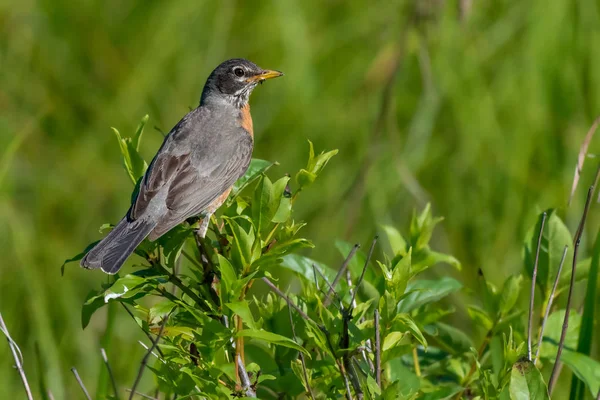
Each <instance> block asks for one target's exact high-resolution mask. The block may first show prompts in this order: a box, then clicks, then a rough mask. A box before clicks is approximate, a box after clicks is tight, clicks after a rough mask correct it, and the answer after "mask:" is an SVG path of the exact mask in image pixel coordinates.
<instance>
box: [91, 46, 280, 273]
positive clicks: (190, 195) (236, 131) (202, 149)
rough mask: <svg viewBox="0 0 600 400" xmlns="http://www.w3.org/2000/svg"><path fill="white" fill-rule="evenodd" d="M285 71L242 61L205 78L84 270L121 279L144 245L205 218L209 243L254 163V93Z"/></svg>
mask: <svg viewBox="0 0 600 400" xmlns="http://www.w3.org/2000/svg"><path fill="white" fill-rule="evenodd" d="M282 75H283V73H282V72H280V71H276V70H268V69H262V68H260V67H259V66H258V65H256V64H254V63H253V62H251V61H248V60H246V59H243V58H235V59H231V60H227V61H224V62H223V63H221V64H219V66H217V67H216V68H215V69H214V70H213V71H212V73H211V74H210V75H209V76H208V78H207V80H206V83H205V85H204V89H203V90H202V95H201V97H200V104H199V105H198V107H197V108H195V109H193V110H192V111H190V112H189V113H188V114H186V115H185V116H184V117H183V118H182V119H181V120H180V121H179V122H178V123H177V124H176V125H175V126H174V127H173V129H171V131H170V132H169V133H168V134H167V135H166V136H165V139H164V141H163V143H162V145H161V147H160V149H159V150H158V152H157V153H156V155H155V156H154V159H153V160H152V162H151V163H150V165H149V166H148V169H147V171H146V173H145V175H144V176H143V177H142V178H141V181H140V184H139V191H138V193H137V196H135V198H134V199H133V200H132V202H131V206H130V207H129V210H128V211H127V213H126V215H125V216H124V217H123V218H122V219H121V220H120V222H119V223H118V224H117V225H116V226H115V227H114V228H113V229H112V231H110V233H109V234H108V235H107V236H106V237H105V238H104V239H102V240H101V241H100V242H99V243H98V244H96V245H95V246H94V247H93V248H92V249H91V250H90V251H89V252H88V253H87V254H86V255H85V256H84V257H83V258H82V260H81V266H82V267H84V268H87V269H101V270H102V271H104V272H105V273H107V274H116V273H117V272H118V271H119V269H121V267H122V266H123V263H125V261H126V260H127V258H128V257H129V255H131V253H133V252H134V251H135V249H136V247H137V246H138V245H139V244H140V243H141V242H142V241H143V240H144V239H145V238H148V239H149V240H151V241H155V240H156V239H158V238H159V237H161V236H162V235H164V234H165V233H167V232H168V231H169V230H171V229H172V228H173V227H175V226H177V225H179V224H180V223H182V222H184V221H185V220H186V219H188V218H190V217H194V216H201V217H202V218H203V219H202V222H201V224H200V226H199V227H198V229H197V234H198V235H199V236H200V237H205V235H206V231H207V229H208V223H209V220H210V216H211V215H212V214H213V213H214V212H215V211H217V209H218V208H219V207H220V206H221V205H222V204H223V202H224V201H225V200H226V199H227V197H228V196H229V193H230V192H231V189H232V187H233V184H234V183H235V182H236V181H237V180H238V179H239V178H240V177H241V176H243V175H244V173H245V172H246V170H247V169H248V167H249V165H250V160H251V158H252V150H253V147H254V132H253V124H252V116H251V115H250V105H249V104H248V101H249V98H250V94H251V93H252V91H253V90H254V88H256V86H257V85H258V84H259V83H262V82H263V81H265V80H267V79H272V78H277V77H279V76H282Z"/></svg>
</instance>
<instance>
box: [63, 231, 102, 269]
mask: <svg viewBox="0 0 600 400" xmlns="http://www.w3.org/2000/svg"><path fill="white" fill-rule="evenodd" d="M98 243H100V241H99V240H96V241H95V242H94V243H90V244H88V245H87V247H86V248H85V250H83V251H82V252H81V253H79V254H77V255H76V256H74V257H72V258H69V259H66V260H65V262H63V264H62V265H61V266H60V275H61V276H63V275H64V274H65V266H66V265H67V264H69V263H72V262H75V261H80V260H81V259H82V258H83V257H84V256H85V255H86V254H87V253H88V251H90V250H91V249H93V248H94V246H96V245H97V244H98Z"/></svg>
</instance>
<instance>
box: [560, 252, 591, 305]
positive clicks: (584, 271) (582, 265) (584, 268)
mask: <svg viewBox="0 0 600 400" xmlns="http://www.w3.org/2000/svg"><path fill="white" fill-rule="evenodd" d="M565 264H566V265H565V266H564V267H563V270H562V271H561V274H560V279H559V280H558V286H557V289H556V293H555V296H558V295H559V294H560V293H561V292H563V291H564V290H566V289H568V288H569V286H570V285H571V274H570V273H565V270H569V272H570V271H571V263H570V262H569V260H567V258H565ZM591 265H592V257H588V258H586V259H583V260H581V261H578V262H577V269H576V271H575V283H577V282H581V281H584V280H586V279H587V278H588V276H589V274H590V267H591Z"/></svg>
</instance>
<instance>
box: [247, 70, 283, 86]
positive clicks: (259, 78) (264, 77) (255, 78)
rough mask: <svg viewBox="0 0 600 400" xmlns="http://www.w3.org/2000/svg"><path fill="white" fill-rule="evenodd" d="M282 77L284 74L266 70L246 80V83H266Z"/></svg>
mask: <svg viewBox="0 0 600 400" xmlns="http://www.w3.org/2000/svg"><path fill="white" fill-rule="evenodd" d="M282 75H283V72H280V71H274V70H270V69H266V70H264V71H263V72H261V73H260V74H258V75H254V76H253V77H250V78H248V79H246V82H248V83H251V82H261V81H265V80H267V79H273V78H278V77H280V76H282Z"/></svg>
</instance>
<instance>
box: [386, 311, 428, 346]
mask: <svg viewBox="0 0 600 400" xmlns="http://www.w3.org/2000/svg"><path fill="white" fill-rule="evenodd" d="M392 329H393V330H395V331H404V332H410V334H411V335H412V336H413V337H414V338H415V339H416V340H417V341H418V342H419V343H421V345H422V346H423V347H424V348H425V349H427V340H426V339H425V337H424V336H423V333H421V330H420V329H419V327H418V326H417V324H415V321H413V319H412V318H411V317H410V316H409V315H408V314H398V315H396V317H395V318H394V319H393V321H392Z"/></svg>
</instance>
